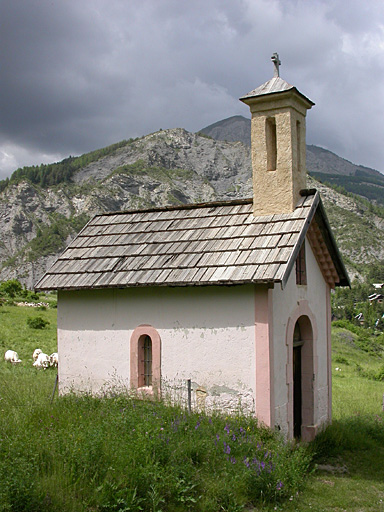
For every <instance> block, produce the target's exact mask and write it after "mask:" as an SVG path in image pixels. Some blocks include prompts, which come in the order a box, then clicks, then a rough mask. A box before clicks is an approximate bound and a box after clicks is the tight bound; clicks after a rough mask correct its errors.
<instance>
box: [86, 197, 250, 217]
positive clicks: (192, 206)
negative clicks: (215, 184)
mask: <svg viewBox="0 0 384 512" xmlns="http://www.w3.org/2000/svg"><path fill="white" fill-rule="evenodd" d="M243 204H252V198H246V199H231V200H227V201H209V202H206V203H187V204H178V205H167V206H153V207H152V208H137V209H134V210H117V211H112V212H104V213H98V214H96V215H95V217H106V216H110V215H124V214H131V213H151V212H166V211H174V210H194V209H197V208H212V207H219V206H237V205H243Z"/></svg>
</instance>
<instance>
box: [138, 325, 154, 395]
mask: <svg viewBox="0 0 384 512" xmlns="http://www.w3.org/2000/svg"><path fill="white" fill-rule="evenodd" d="M138 363H139V387H141V386H152V340H151V338H150V336H148V335H147V334H146V335H145V336H140V338H139V361H138Z"/></svg>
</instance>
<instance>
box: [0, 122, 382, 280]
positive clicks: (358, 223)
mask: <svg viewBox="0 0 384 512" xmlns="http://www.w3.org/2000/svg"><path fill="white" fill-rule="evenodd" d="M86 156H87V158H84V156H83V157H79V159H76V158H72V157H70V158H69V159H66V160H65V161H63V162H62V163H60V164H57V165H56V167H54V168H53V171H54V177H55V184H54V185H47V181H49V180H48V178H49V179H53V178H52V176H53V175H52V172H53V171H52V168H51V167H49V166H40V167H39V168H26V169H23V170H22V171H23V172H21V173H20V172H16V173H15V176H14V177H12V178H11V179H10V180H9V182H6V183H3V184H0V185H2V186H1V187H0V190H1V192H0V233H1V237H0V265H1V270H0V280H6V279H11V278H15V277H16V278H18V279H19V280H20V281H22V282H23V283H24V284H26V286H28V287H30V288H31V287H33V284H34V283H35V282H36V281H37V280H38V278H39V277H40V276H41V275H42V274H43V273H44V271H45V270H46V268H47V267H48V266H50V265H51V264H52V263H53V261H54V260H55V258H56V257H57V255H58V254H59V253H60V252H61V251H62V250H63V249H64V247H65V245H66V244H67V243H68V242H69V241H70V240H71V238H73V236H75V234H76V233H77V232H78V231H79V230H80V229H81V228H82V226H83V225H84V224H85V222H86V221H87V220H88V219H89V218H90V217H92V216H93V215H94V214H96V213H100V212H108V211H117V210H129V209H136V208H143V207H148V206H160V205H166V204H181V203H192V202H206V201H212V200H216V199H235V198H241V197H250V196H251V194H252V191H251V187H252V184H251V161H250V147H249V146H248V145H247V144H244V143H242V142H227V141H222V140H214V139H212V138H210V137H207V136H206V135H204V134H200V133H198V134H193V133H189V132H187V131H185V130H183V129H180V128H179V129H173V130H161V131H159V132H156V133H153V134H150V135H147V136H145V137H142V138H140V139H136V140H130V141H123V142H122V143H119V144H118V145H114V146H113V147H110V148H104V150H103V151H101V152H94V153H92V154H88V155H86ZM84 161H86V164H85V165H80V164H82V162H84ZM69 164H70V165H71V167H70V169H69V168H67V165H69ZM48 173H50V174H49V176H48ZM60 173H61V174H60ZM310 180H312V181H310V183H309V186H316V187H317V188H320V189H321V192H322V195H323V198H324V202H325V204H326V208H327V211H328V213H329V218H330V222H331V225H332V226H333V229H334V232H335V235H336V238H337V240H338V242H339V244H340V248H341V251H342V253H343V254H344V256H345V258H346V263H347V266H348V267H349V269H350V270H352V273H354V272H355V271H356V269H357V270H358V269H359V265H361V264H363V263H366V262H369V261H374V260H376V259H384V219H383V217H381V216H380V213H379V212H376V213H375V211H373V209H372V208H371V207H370V204H369V203H368V202H367V203H363V202H361V201H359V200H357V199H354V198H352V197H347V196H345V195H343V194H340V193H338V192H336V191H334V190H332V189H330V188H329V187H326V186H325V185H322V184H320V183H316V184H314V183H313V178H310ZM357 240H361V242H357Z"/></svg>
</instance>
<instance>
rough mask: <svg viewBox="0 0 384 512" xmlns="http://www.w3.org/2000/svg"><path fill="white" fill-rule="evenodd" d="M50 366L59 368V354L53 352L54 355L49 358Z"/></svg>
mask: <svg viewBox="0 0 384 512" xmlns="http://www.w3.org/2000/svg"><path fill="white" fill-rule="evenodd" d="M49 364H50V365H51V366H53V367H55V368H57V367H58V366H59V354H58V353H57V352H53V354H51V355H50V356H49Z"/></svg>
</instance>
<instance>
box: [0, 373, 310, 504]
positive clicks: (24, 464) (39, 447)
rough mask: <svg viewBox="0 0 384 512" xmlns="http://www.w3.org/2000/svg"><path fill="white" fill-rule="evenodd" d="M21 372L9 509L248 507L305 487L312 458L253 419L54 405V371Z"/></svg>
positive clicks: (9, 425)
mask: <svg viewBox="0 0 384 512" xmlns="http://www.w3.org/2000/svg"><path fill="white" fill-rule="evenodd" d="M19 370H20V371H19ZM18 374H19V375H18ZM21 374H22V369H19V368H15V369H14V371H13V372H9V373H8V375H5V376H4V373H2V386H1V389H2V392H1V401H0V403H1V408H2V411H7V415H5V414H2V416H1V419H0V437H1V444H0V503H1V506H2V508H1V510H20V511H22V510H23V511H24V510H25V511H27V510H28V511H29V512H33V511H45V510H47V511H48V510H49V511H56V510H57V511H67V510H68V511H83V510H93V511H95V510H100V511H128V510H143V511H158V512H159V511H160V510H164V511H185V510H191V511H192V510H193V511H194V510H196V511H204V512H209V511H212V512H214V511H215V512H216V511H217V510H225V511H240V510H243V508H244V506H245V505H246V504H252V503H253V504H257V503H278V502H281V501H284V500H285V499H287V497H289V496H291V495H292V494H295V493H296V492H297V491H298V490H299V489H300V488H301V487H302V484H303V480H304V477H305V474H306V472H307V469H308V467H309V464H310V455H309V453H308V452H307V451H306V449H305V448H304V447H301V446H293V445H291V444H287V443H285V442H284V441H283V439H282V438H281V437H279V436H278V435H275V434H274V433H272V432H271V431H270V430H268V429H263V428H261V427H260V426H259V425H258V424H257V422H256V421H255V420H254V419H252V418H246V417H236V418H234V417H231V418H225V417H222V416H207V415H204V414H198V413H193V414H187V413H186V411H185V410H183V409H182V408H179V407H170V406H166V405H164V404H162V403H160V402H155V401H143V400H137V399H136V398H135V397H132V396H128V395H122V394H119V395H116V396H113V393H112V394H111V395H110V396H105V397H102V398H100V397H99V398H95V397H91V396H76V395H68V396H65V397H61V398H60V399H57V398H55V400H54V401H53V403H52V405H50V403H49V401H47V398H48V397H49V395H50V387H51V385H52V384H53V378H52V377H53V373H52V375H48V377H49V378H48V379H46V381H45V382H44V379H45V377H46V376H47V374H46V373H44V372H40V373H38V374H36V376H37V381H36V384H35V385H32V386H30V384H31V381H30V379H29V378H28V376H27V377H25V380H24V384H23V382H22V379H23V377H22V375H21ZM15 377H16V378H15ZM12 381H13V382H12ZM4 386H5V387H4ZM4 389H6V391H4Z"/></svg>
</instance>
